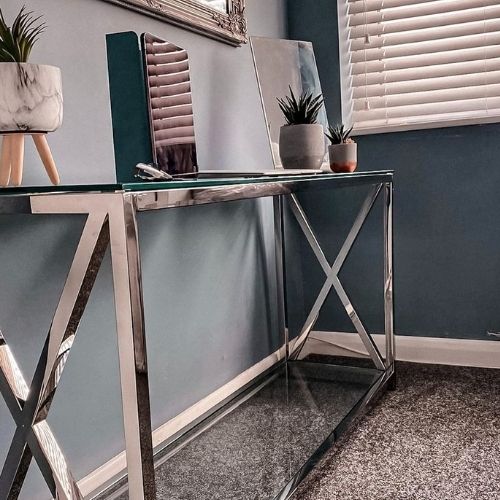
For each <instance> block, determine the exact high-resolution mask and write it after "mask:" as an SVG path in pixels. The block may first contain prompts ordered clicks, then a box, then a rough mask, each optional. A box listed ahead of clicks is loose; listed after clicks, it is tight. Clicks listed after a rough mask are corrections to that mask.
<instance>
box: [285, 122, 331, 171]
mask: <svg viewBox="0 0 500 500" xmlns="http://www.w3.org/2000/svg"><path fill="white" fill-rule="evenodd" d="M279 146H280V158H281V163H282V165H283V168H298V169H319V168H321V164H322V162H323V158H324V156H325V138H324V135H323V125H320V124H318V123H315V124H312V125H285V126H283V127H281V129H280V144H279Z"/></svg>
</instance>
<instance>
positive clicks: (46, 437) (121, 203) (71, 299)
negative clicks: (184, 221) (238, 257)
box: [0, 172, 394, 500]
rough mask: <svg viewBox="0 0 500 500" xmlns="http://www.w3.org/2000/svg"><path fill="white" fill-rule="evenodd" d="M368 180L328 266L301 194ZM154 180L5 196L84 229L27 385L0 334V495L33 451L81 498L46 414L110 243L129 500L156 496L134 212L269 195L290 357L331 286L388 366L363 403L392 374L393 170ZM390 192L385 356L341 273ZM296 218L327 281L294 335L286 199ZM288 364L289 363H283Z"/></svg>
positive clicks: (64, 494) (19, 209)
mask: <svg viewBox="0 0 500 500" xmlns="http://www.w3.org/2000/svg"><path fill="white" fill-rule="evenodd" d="M366 184H368V185H370V186H371V187H370V191H369V193H368V196H367V198H366V200H365V202H364V203H363V205H362V207H361V210H360V211H359V214H358V216H357V217H356V219H355V221H354V224H353V226H352V229H351V231H350V232H349V235H348V236H347V238H346V240H345V242H344V244H343V246H342V248H341V250H340V252H339V254H338V256H337V257H336V259H335V261H334V262H333V264H330V263H329V262H328V260H327V258H326V257H325V254H324V253H323V250H322V249H321V247H320V245H319V243H318V239H317V238H316V235H315V233H314V231H313V229H312V226H311V224H310V222H309V220H308V218H307V216H306V214H305V212H304V209H303V208H302V206H301V205H300V202H299V200H298V198H297V193H299V192H300V191H311V190H316V189H319V190H323V189H332V188H337V187H345V186H360V185H366ZM172 186H175V185H172V184H171V185H169V186H165V185H163V186H161V187H160V186H159V185H155V184H151V185H150V186H148V187H147V188H146V189H144V190H143V191H127V190H126V185H125V189H117V190H115V191H109V192H105V191H99V192H97V191H96V192H91V191H89V192H82V193H78V192H76V193H72V192H59V193H50V192H49V193H44V194H42V193H33V194H15V192H13V194H8V195H5V196H0V214H9V213H26V214H84V215H86V216H87V219H86V223H85V226H84V228H83V231H82V235H81V237H80V241H79V243H78V247H77V249H76V252H75V256H74V259H73V262H72V264H71V267H70V270H69V273H68V276H67V279H66V282H65V285H64V288H63V291H62V294H61V297H60V299H59V303H58V306H57V308H56V311H55V314H54V317H53V320H52V324H51V326H50V329H49V332H48V334H47V337H46V341H45V344H44V347H43V350H42V353H41V355H40V359H39V361H38V365H37V367H36V370H35V374H34V376H33V380H32V382H31V385H29V386H28V384H27V382H26V381H25V379H24V378H23V376H22V374H21V371H20V369H19V366H18V365H17V363H16V361H15V359H14V357H13V355H12V352H11V351H10V349H9V347H8V345H7V343H6V341H5V338H4V337H3V336H2V334H1V333H0V393H1V394H2V396H3V398H4V399H5V401H6V403H7V406H8V408H9V411H10V412H11V414H12V418H13V419H14V421H15V423H16V426H17V428H16V431H15V435H14V438H13V440H12V444H11V446H10V449H9V451H8V455H7V459H6V461H5V464H4V466H3V469H2V471H1V474H0V500H4V499H9V500H11V499H15V498H17V497H18V496H19V492H20V490H21V487H22V485H23V482H24V479H25V477H26V473H27V471H28V467H29V465H30V463H31V459H32V458H34V459H35V460H36V462H37V464H38V466H39V467H40V470H41V472H42V475H43V477H44V479H45V481H46V483H47V485H48V487H49V489H50V491H51V493H52V495H53V496H54V498H57V499H61V500H63V499H64V500H66V499H68V500H69V499H81V498H83V496H82V494H81V492H80V490H79V488H78V485H77V483H76V481H75V479H74V478H73V476H72V474H71V471H70V469H69V467H68V464H67V462H66V459H65V457H64V454H63V452H62V450H61V448H60V447H59V445H58V444H57V441H56V439H55V437H54V434H53V433H52V430H51V429H50V427H49V425H48V424H47V421H46V418H47V415H48V412H49V410H50V406H51V403H52V400H53V397H54V394H55V391H56V389H57V386H58V383H59V381H60V378H61V376H62V372H63V370H64V367H65V365H66V362H67V359H68V356H69V353H70V350H71V347H72V345H73V343H74V340H75V337H76V334H77V329H78V326H79V323H80V320H81V317H82V314H83V312H84V310H85V307H86V305H87V301H88V298H89V295H90V293H91V290H92V287H93V285H94V282H95V279H96V276H97V273H98V271H99V268H100V265H101V263H102V259H103V257H104V253H105V251H106V249H107V248H108V246H109V247H110V249H111V260H112V273H113V285H114V299H115V312H116V323H117V334H118V351H119V360H120V380H121V392H122V404H123V420H124V422H123V423H124V430H125V443H126V457H127V469H128V488H129V496H130V498H131V499H132V500H152V499H154V498H156V491H155V481H154V463H153V444H152V429H151V412H150V400H149V384H148V365H147V354H146V335H145V329H144V306H143V294H142V278H141V262H140V252H139V243H138V229H137V219H136V215H137V212H140V211H147V210H158V209H166V208H177V207H185V206H192V205H201V204H210V203H219V202H225V201H235V200H242V199H252V198H261V197H267V196H272V197H273V200H274V201H273V207H274V224H275V255H276V271H277V281H278V287H277V289H278V297H277V304H278V321H279V328H280V333H281V334H282V336H283V339H284V345H285V354H284V361H287V360H295V359H297V358H298V356H299V355H300V352H301V349H302V347H303V346H304V343H305V342H306V340H307V338H308V336H309V334H310V332H311V330H312V328H313V327H314V324H315V322H316V320H317V318H318V316H319V313H320V310H321V308H322V306H323V304H324V303H325V300H326V297H327V295H328V293H329V291H330V290H331V289H332V288H333V289H334V290H335V292H336V293H337V295H338V296H339V298H340V299H341V301H342V303H343V305H344V307H345V310H346V312H347V314H348V315H349V317H350V319H351V320H352V323H353V325H354V327H355V329H356V331H357V333H358V334H359V336H360V338H361V340H362V341H363V343H364V345H365V347H366V349H367V352H368V353H369V355H370V356H371V358H372V360H373V362H374V364H375V366H376V367H377V368H378V369H379V370H381V371H382V373H383V376H382V377H381V378H380V380H379V383H378V384H376V387H373V388H372V390H371V391H369V394H367V396H366V397H365V399H364V401H363V404H364V405H365V404H368V403H369V401H370V400H371V399H372V398H373V397H374V396H375V395H376V393H377V392H379V391H380V389H381V388H382V387H383V386H384V385H385V384H386V383H387V381H388V380H389V379H390V378H391V377H392V376H393V374H394V325H393V323H394V315H393V284H392V283H393V272H392V259H393V256H392V197H393V185H392V173H391V172H368V173H358V174H354V175H353V174H350V175H337V176H331V175H330V176H317V177H315V178H308V179H301V178H297V177H295V178H294V177H290V179H286V180H282V179H280V180H279V181H274V180H271V181H266V182H255V183H238V182H231V183H228V184H224V185H218V186H210V187H200V188H199V187H190V188H175V187H174V188H172ZM380 193H383V196H384V314H385V335H386V352H385V358H383V357H382V355H381V353H380V352H379V350H378V348H377V346H376V345H375V343H374V341H373V339H372V337H371V335H370V333H369V332H368V331H367V330H366V328H365V327H364V325H363V323H362V322H361V320H360V317H359V315H358V314H357V312H356V311H355V310H354V307H353V306H352V303H351V301H350V300H349V298H348V296H347V294H346V292H345V290H344V288H343V287H342V284H341V282H340V280H339V278H338V274H339V272H340V269H341V267H342V265H343V263H344V261H345V259H346V258H347V255H348V254H349V251H350V249H351V247H352V245H353V243H354V241H355V240H356V238H357V236H358V234H359V231H360V229H361V227H362V226H363V223H364V222H365V220H366V218H367V217H368V215H369V213H370V211H371V209H372V207H373V205H374V203H375V200H376V199H377V197H378V196H379V195H380ZM285 201H286V202H288V204H289V206H290V208H291V212H292V213H293V215H294V216H295V218H296V220H297V222H298V223H299V225H300V227H301V229H302V231H303V233H304V235H305V237H306V239H307V241H308V242H309V245H310V246H311V248H312V250H313V251H314V254H315V256H316V258H317V260H318V261H319V264H320V265H321V267H322V269H323V271H324V273H325V276H326V279H325V283H324V285H323V287H322V288H321V291H320V293H319V295H318V298H317V299H316V302H315V303H314V305H313V307H312V309H311V311H310V313H309V315H308V317H307V320H306V322H305V324H304V326H303V328H302V329H301V332H300V335H299V336H298V337H297V338H296V339H294V340H293V341H291V340H289V339H288V330H287V325H286V307H285V302H286V298H285V287H284V283H285V271H284V258H285V255H284V254H285V252H284V203H285ZM282 361H283V360H282ZM304 471H305V469H304V470H302V471H301V473H300V474H298V475H297V476H296V480H295V481H294V482H293V484H290V485H289V487H288V488H287V491H286V492H283V493H282V495H281V496H280V498H287V496H288V495H289V494H290V493H291V492H292V491H293V489H294V488H293V487H294V485H296V484H298V481H300V479H301V478H302V477H303V475H305V472H304Z"/></svg>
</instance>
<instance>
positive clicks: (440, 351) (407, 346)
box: [301, 331, 500, 368]
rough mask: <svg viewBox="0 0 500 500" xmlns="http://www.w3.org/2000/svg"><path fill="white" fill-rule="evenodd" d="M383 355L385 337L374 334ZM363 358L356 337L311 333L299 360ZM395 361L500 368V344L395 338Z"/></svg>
mask: <svg viewBox="0 0 500 500" xmlns="http://www.w3.org/2000/svg"><path fill="white" fill-rule="evenodd" d="M373 338H374V340H375V343H376V344H377V347H378V348H379V350H380V352H381V353H382V355H383V354H384V352H385V338H384V336H383V335H381V334H375V335H373ZM311 353H315V354H328V355H332V356H335V355H336V356H339V355H340V356H342V355H344V356H362V355H363V356H365V355H366V354H365V353H366V350H365V348H364V346H363V343H362V342H361V339H360V338H359V336H358V335H356V334H353V333H345V332H318V331H315V332H311V335H310V337H309V340H308V341H307V343H306V345H305V346H304V348H303V350H302V353H301V357H305V356H307V355H308V354H311ZM396 359H398V360H400V361H411V362H414V363H429V364H438V365H455V366H476V367H481V368H500V341H496V340H467V339H446V338H436V337H411V336H406V335H397V336H396Z"/></svg>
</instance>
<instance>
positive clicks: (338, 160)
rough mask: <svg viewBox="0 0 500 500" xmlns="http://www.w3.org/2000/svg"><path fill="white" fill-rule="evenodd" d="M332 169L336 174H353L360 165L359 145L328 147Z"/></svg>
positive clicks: (349, 143) (351, 143)
mask: <svg viewBox="0 0 500 500" xmlns="http://www.w3.org/2000/svg"><path fill="white" fill-rule="evenodd" d="M328 155H329V157H330V168H331V169H332V171H333V172H335V173H351V172H354V171H355V170H356V167H357V165H358V145H357V144H356V143H355V142H348V143H344V144H332V145H330V146H328Z"/></svg>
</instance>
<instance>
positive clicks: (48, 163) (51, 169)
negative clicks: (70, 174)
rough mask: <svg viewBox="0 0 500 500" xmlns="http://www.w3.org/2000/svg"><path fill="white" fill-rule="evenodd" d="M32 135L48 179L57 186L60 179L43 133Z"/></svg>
mask: <svg viewBox="0 0 500 500" xmlns="http://www.w3.org/2000/svg"><path fill="white" fill-rule="evenodd" d="M32 137H33V141H34V142H35V146H36V149H37V151H38V154H39V155H40V159H41V160H42V163H43V166H44V167H45V171H46V172H47V175H48V176H49V179H50V181H51V182H52V184H54V185H55V186H57V185H58V184H59V183H60V182H61V181H60V179H59V173H58V172H57V168H56V164H55V162H54V158H53V157H52V153H51V152H50V148H49V143H48V142H47V138H46V137H45V134H33V135H32Z"/></svg>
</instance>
